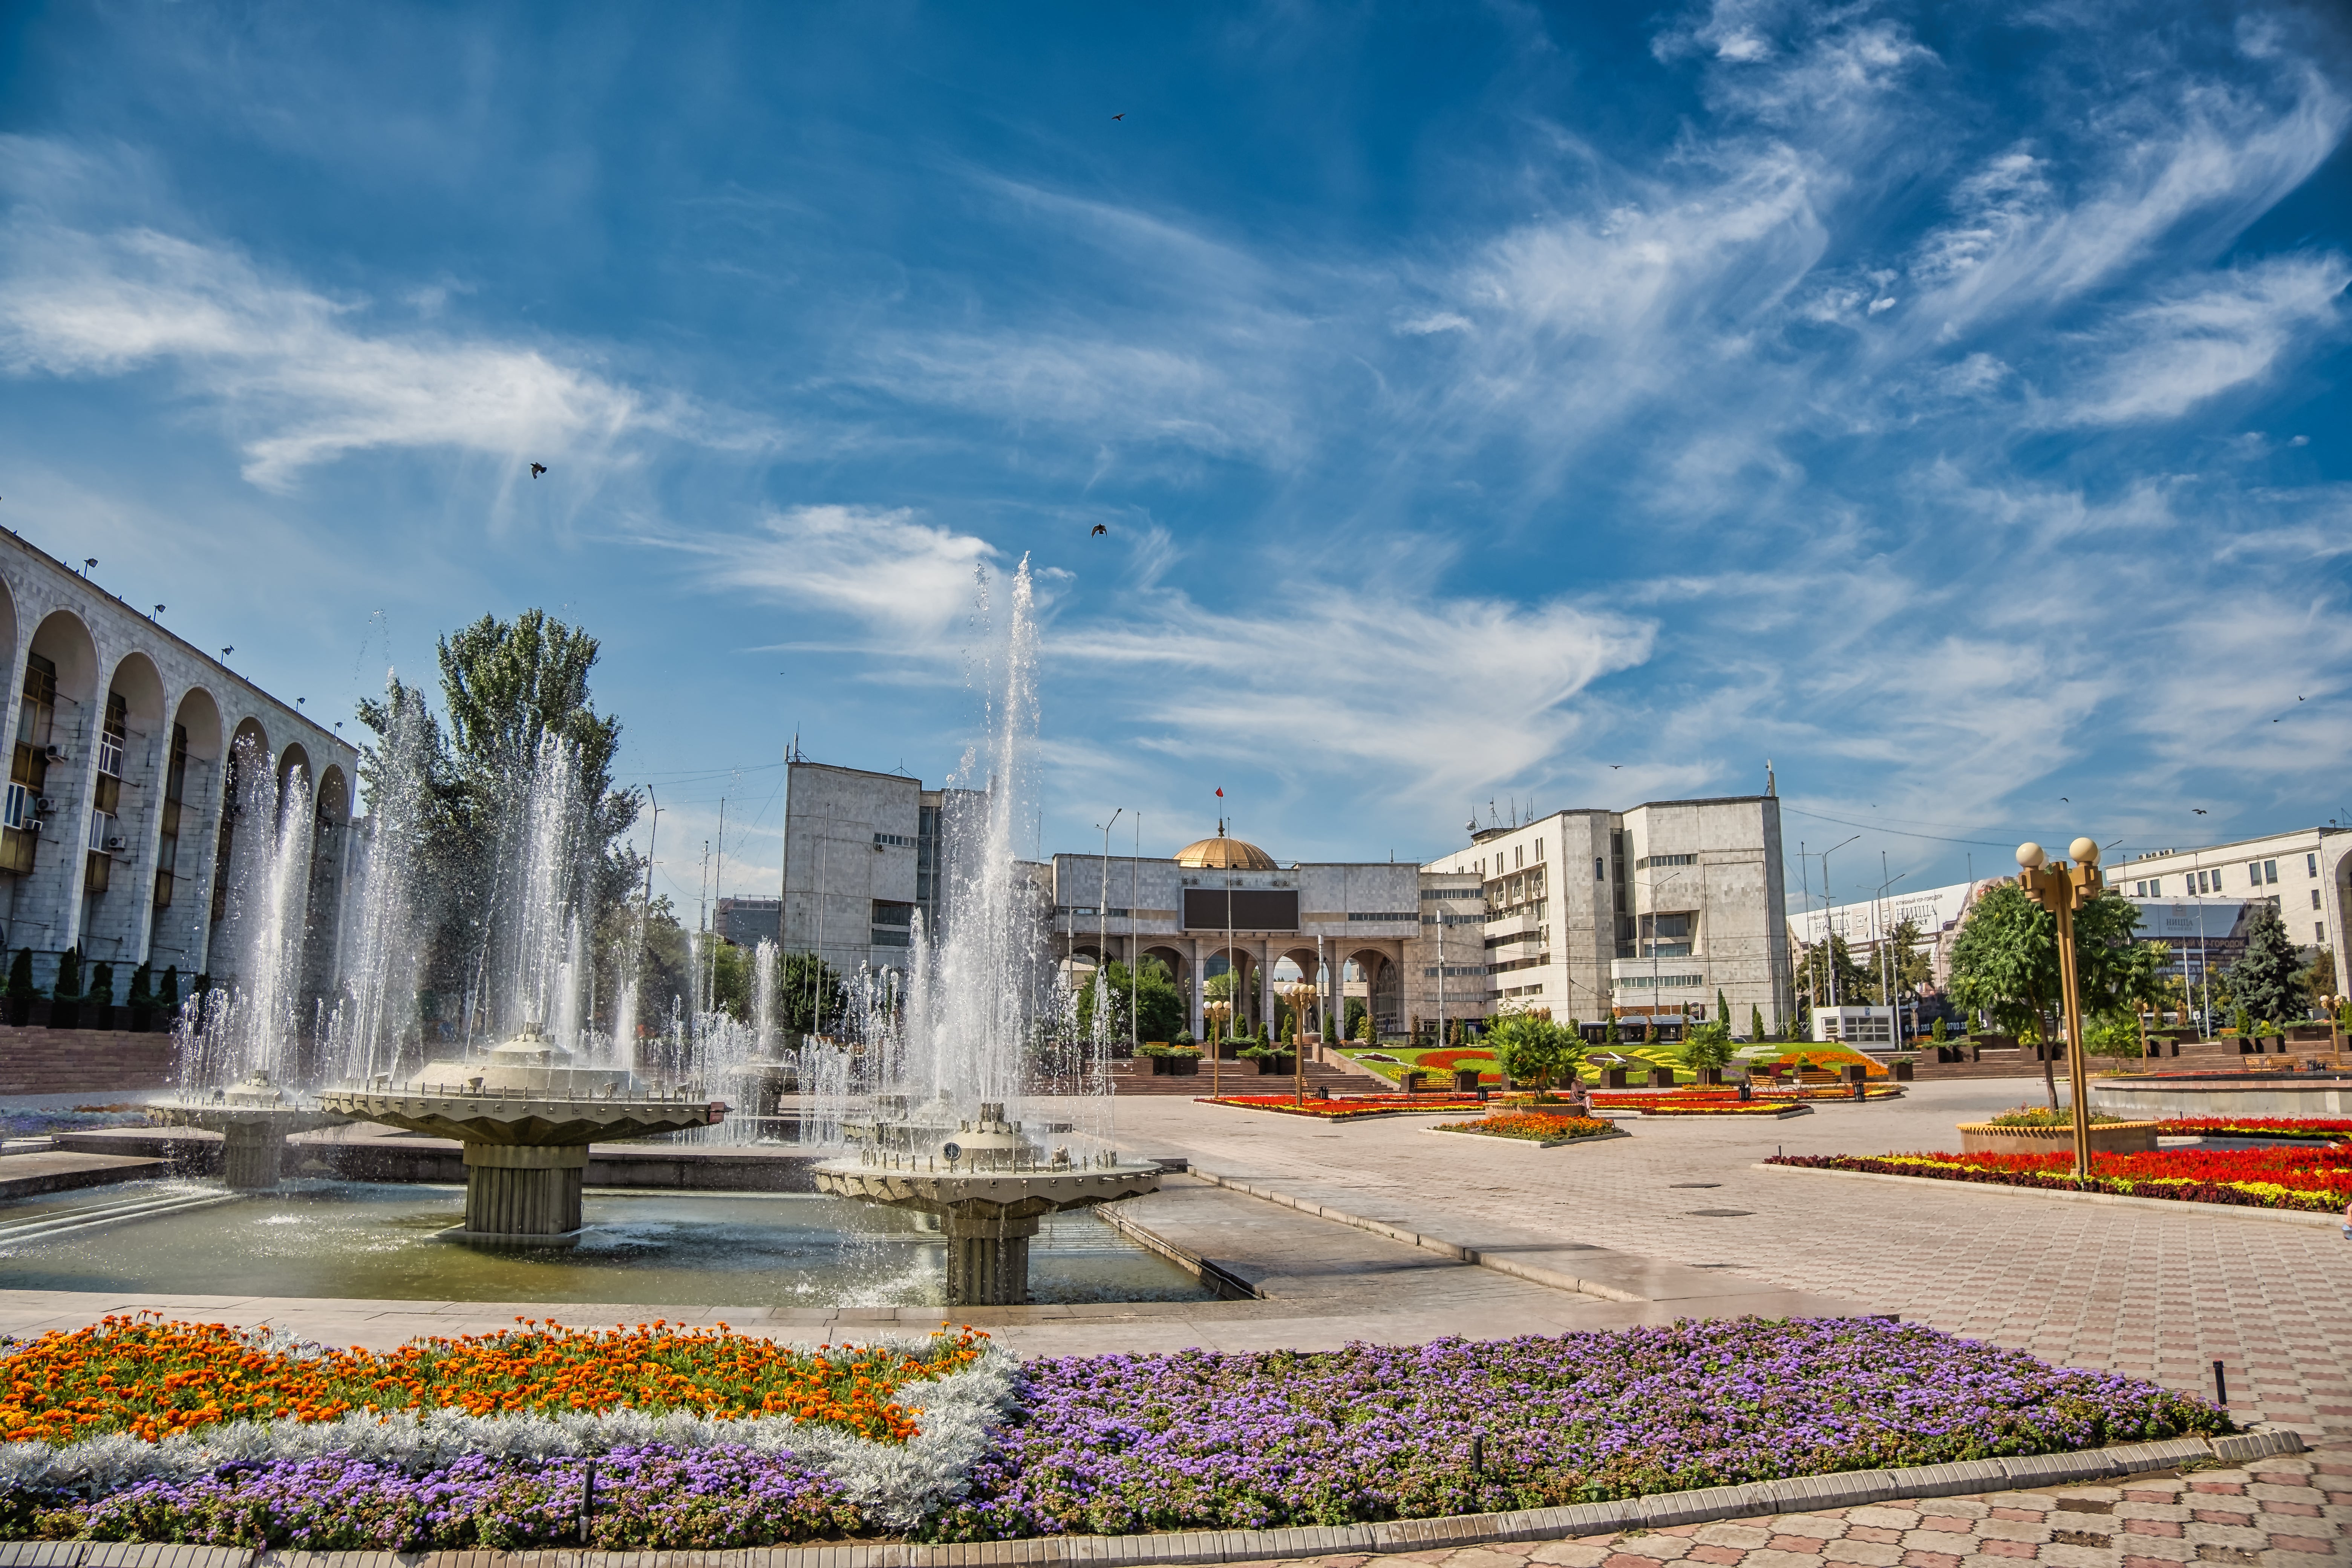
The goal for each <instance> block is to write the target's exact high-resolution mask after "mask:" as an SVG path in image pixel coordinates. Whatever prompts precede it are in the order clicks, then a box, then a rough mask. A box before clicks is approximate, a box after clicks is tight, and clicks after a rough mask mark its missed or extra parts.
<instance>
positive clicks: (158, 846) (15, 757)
mask: <svg viewBox="0 0 2352 1568" xmlns="http://www.w3.org/2000/svg"><path fill="white" fill-rule="evenodd" d="M161 613H163V606H161V605H158V606H156V614H149V613H146V612H142V611H141V610H137V609H134V608H132V607H131V605H126V604H124V603H123V602H122V601H121V599H119V598H116V597H115V596H114V595H111V594H109V593H106V592H105V591H104V590H102V589H100V587H98V586H97V585H96V584H94V583H91V582H89V581H88V580H86V579H85V578H84V577H82V576H81V575H80V574H78V573H75V572H72V571H69V570H68V568H67V567H66V566H64V565H63V564H62V563H59V562H58V561H55V560H53V559H51V558H50V557H49V556H47V555H46V554H44V553H42V552H40V551H38V550H36V549H35V548H33V547H32V546H31V545H29V544H27V543H26V542H24V541H23V540H21V539H19V538H17V537H16V535H14V534H12V533H5V532H0V648H5V649H6V650H7V653H8V658H10V660H11V663H10V666H9V668H10V670H11V672H12V677H11V678H12V679H13V681H14V683H15V689H16V692H17V704H16V734H15V737H14V742H15V743H14V747H13V750H12V752H11V757H10V765H9V773H8V791H7V795H6V800H5V807H0V945H5V946H6V947H7V948H9V949H11V950H15V949H18V948H30V949H32V950H33V953H34V978H35V981H36V983H37V984H41V985H44V986H47V985H48V984H53V982H54V980H55V977H56V973H57V964H58V957H59V955H60V954H62V953H63V952H64V951H65V950H66V949H67V948H68V947H78V948H79V950H80V951H81V952H82V954H83V956H84V958H85V960H86V961H88V962H93V963H111V964H112V965H114V967H115V969H116V971H117V979H116V987H117V989H116V997H117V999H118V1000H120V999H121V995H122V990H121V987H122V986H123V985H124V984H126V983H127V981H128V974H127V971H128V970H129V969H130V968H131V967H132V966H135V965H137V964H140V963H152V964H154V965H155V967H156V968H157V969H159V970H160V969H162V968H163V967H164V966H165V965H167V964H168V965H176V966H177V967H178V968H179V970H180V972H181V973H182V974H184V975H193V974H195V973H203V972H209V973H213V974H215V976H218V977H224V978H226V977H228V976H229V975H230V974H231V973H233V969H234V964H235V958H234V955H233V954H232V953H230V952H227V951H226V946H225V945H224V947H223V950H222V951H218V952H215V951H214V948H215V942H214V941H213V938H214V933H215V930H216V929H217V927H218V926H219V924H220V923H221V921H222V920H223V917H224V914H225V912H226V910H225V905H226V892H227V889H226V883H225V877H224V872H225V870H226V867H227V866H228V864H229V856H230V852H231V847H232V845H233V842H234V840H235V837H236V835H237V834H239V833H246V832H265V833H266V832H274V831H275V830H276V824H274V823H267V822H241V821H239V820H237V811H238V807H237V804H236V803H237V802H238V801H239V800H240V799H241V798H243V796H244V795H245V792H242V791H240V790H239V789H238V787H237V784H238V777H239V773H240V771H241V770H243V769H247V768H266V769H268V770H269V772H270V773H271V775H272V776H273V777H274V778H275V779H276V780H277V781H278V784H279V787H280V790H281V792H283V791H284V790H287V789H290V788H292V787H295V786H296V784H297V781H299V787H300V788H301V789H302V790H303V791H304V792H305V793H307V794H308V795H310V799H311V802H312V804H313V806H314V809H315V814H316V828H315V831H314V833H313V834H312V836H311V842H310V869H309V873H308V876H307V878H306V891H307V902H306V912H305V915H304V924H303V931H304V939H303V940H304V942H305V952H304V960H303V973H304V978H305V989H306V991H307V992H308V993H310V994H311V995H316V994H320V993H323V992H324V991H325V990H327V989H328V988H330V987H331V985H332V984H333V980H334V967H335V955H336V935H337V927H338V923H339V916H340V912H341V904H342V899H343V889H344V885H345V881H346V878H347V874H348V871H349V862H350V858H351V837H352V826H351V814H352V798H353V793H354V784H355V779H356V776H357V773H358V768H359V754H358V752H357V751H356V750H355V749H354V748H353V747H352V744H351V743H350V742H345V741H344V740H342V739H341V737H339V736H338V735H336V734H335V733H334V731H331V730H329V729H326V728H323V727H321V726H320V725H318V724H315V723H313V722H311V721H310V720H308V719H306V718H304V717H303V716H302V714H301V712H300V710H299V708H297V707H294V706H289V705H288V704H286V703H283V702H280V701H279V700H278V699H276V698H274V697H272V696H270V695H269V694H268V693H267V692H265V691H263V690H261V689H259V688H258V687H256V686H255V685H253V684H252V683H251V682H250V681H248V680H247V679H244V678H243V677H242V676H239V675H236V673H234V672H233V671H231V670H230V669H229V668H227V667H226V666H225V665H224V664H222V663H221V662H220V661H219V660H218V659H216V658H214V657H212V656H211V655H210V654H207V653H205V652H202V651H200V650H199V649H197V648H195V647H191V646H190V645H189V644H188V643H187V642H185V641H184V640H183V639H182V638H180V637H175V636H173V634H172V633H171V632H169V631H167V630H166V629H164V627H163V625H162V623H161V622H160V621H159V620H158V618H157V616H158V615H160V614H161ZM306 1016H307V1009H306Z"/></svg>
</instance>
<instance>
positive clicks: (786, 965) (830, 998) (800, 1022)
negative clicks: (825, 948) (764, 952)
mask: <svg viewBox="0 0 2352 1568" xmlns="http://www.w3.org/2000/svg"><path fill="white" fill-rule="evenodd" d="M776 989H777V990H778V991H780V992H782V995H780V996H779V997H777V999H776V1019H777V1026H778V1027H779V1028H782V1029H785V1030H790V1031H794V1032H797V1033H800V1034H803V1035H815V1034H823V1033H824V1032H825V1031H826V1030H828V1029H830V1028H831V1027H832V1026H834V1025H835V1023H837V1022H839V1021H840V1018H841V1015H842V1010H843V1008H844V1007H845V1006H846V1005H847V1003H848V999H849V992H848V989H847V988H846V987H845V986H844V985H843V984H842V983H841V975H840V974H839V973H837V972H836V971H835V969H834V967H833V965H832V964H830V963H826V962H825V961H824V959H822V958H819V957H818V956H817V955H816V954H815V953H813V952H787V953H782V954H780V955H779V956H778V960H777V963H776Z"/></svg>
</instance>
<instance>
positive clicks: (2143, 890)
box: [2132, 854, 2319, 909]
mask: <svg viewBox="0 0 2352 1568" xmlns="http://www.w3.org/2000/svg"><path fill="white" fill-rule="evenodd" d="M2303 873H2304V875H2305V876H2306V877H2316V876H2318V875H2319V857H2318V856H2317V855H2316V854H2311V855H2305V857H2304V858H2303ZM2278 879H2279V870H2278V862H2277V861H2275V860H2249V861H2247V862H2246V885H2247V886H2248V887H2249V888H2266V887H2274V886H2276V885H2277V882H2278ZM2180 891H2181V893H2182V894H2183V895H2185V896H2194V895H2196V894H2199V893H2218V892H2220V891H2221V867H2219V866H2216V867H2214V868H2212V869H2211V870H2210V871H2183V872H2182V873H2181V874H2180ZM2132 897H2134V898H2136V899H2160V898H2162V897H2164V879H2163V878H2161V877H2150V878H2147V879H2145V880H2142V881H2137V882H2134V883H2133V884H2132ZM2312 907H2313V908H2314V909H2316V908H2318V905H2316V904H2314V905H2313V906H2312Z"/></svg>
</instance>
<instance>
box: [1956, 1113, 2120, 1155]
mask: <svg viewBox="0 0 2352 1568" xmlns="http://www.w3.org/2000/svg"><path fill="white" fill-rule="evenodd" d="M2157 1127H2158V1123H2157V1122H2154V1121H2110V1122H2107V1123H2105V1124H2104V1125H2098V1126H2094V1127H2093V1128H2092V1129H2091V1152H2093V1153H2095V1154H2152V1153H2154V1152H2156V1130H2157ZM1959 1131H1960V1152H1961V1153H1963V1154H2063V1153H2065V1152H2068V1151H2069V1150H2071V1149H2073V1148H2074V1129H2073V1128H2072V1127H1995V1126H1994V1125H1993V1124H1992V1123H1991V1122H1990V1121H1963V1122H1961V1123H1960V1124H1959Z"/></svg>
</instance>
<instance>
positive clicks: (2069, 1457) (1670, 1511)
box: [0, 1432, 2304, 1568]
mask: <svg viewBox="0 0 2352 1568" xmlns="http://www.w3.org/2000/svg"><path fill="white" fill-rule="evenodd" d="M2303 1448H2304V1444H2303V1439H2302V1438H2301V1437H2300V1436H2296V1435H2295V1434H2294V1433H2293V1432H2248V1433H2240V1434H2237V1435H2235V1436H2227V1437H2215V1438H2211V1439H2206V1438H2202V1437H2179V1438H2175V1439H2173V1440H2172V1441H2170V1442H2166V1443H2136V1444H2131V1445H2127V1446H2125V1447H2114V1448H2091V1449H2086V1450H2084V1451H2081V1452H2078V1453H2073V1454H2036V1455H2032V1456H2029V1457H2026V1458H2014V1459H1972V1460H1969V1461H1966V1462H1964V1463H1961V1464H1953V1465H1923V1466H1919V1467H1917V1468H1908V1469H1899V1470H1843V1471H1837V1472H1832V1474H1829V1475H1822V1476H1793V1477H1790V1478H1789V1479H1786V1480H1778V1481H1754V1482H1750V1483H1748V1485H1746V1486H1736V1487H1706V1488H1702V1489H1698V1490H1696V1491H1686V1492H1658V1493H1654V1494H1653V1495H1651V1496H1648V1497H1638V1498H1623V1499H1620V1500H1616V1501H1613V1502H1586V1503H1576V1504H1573V1505H1571V1506H1570V1507H1566V1508H1534V1509H1521V1510H1516V1511H1513V1512H1509V1513H1465V1514H1454V1515H1451V1516H1447V1517H1443V1518H1437V1519H1393V1520H1382V1521H1379V1522H1377V1523H1371V1524H1340V1525H1318V1526H1308V1527H1304V1528H1297V1529H1290V1530H1216V1531H1188V1532H1185V1533H1181V1534H1170V1535H1053V1536H1034V1537H1031V1538H1029V1539H1027V1540H1023V1541H991V1542H959V1543H957V1544H954V1545H946V1546H919V1545H914V1544H910V1543H906V1542H882V1543H877V1544H872V1545H867V1544H862V1543H858V1544H843V1545H833V1546H768V1547H746V1548H739V1549H736V1550H731V1551H700V1550H694V1551H683V1550H673V1551H657V1552H587V1551H544V1550H542V1551H533V1552H489V1551H484V1550H482V1549H480V1548H469V1549H466V1550H462V1551H451V1552H293V1551H278V1550H275V1549H257V1548H252V1547H235V1546H184V1545H174V1544H169V1543H156V1544H135V1543H131V1542H103V1541H54V1542H51V1541H20V1542H0V1568H492V1565H496V1568H598V1565H602V1564H611V1565H613V1568H1052V1565H1056V1564H1063V1563H1068V1564H1088V1565H1096V1564H1129V1565H1134V1568H1140V1565H1142V1564H1146V1563H1250V1562H1263V1561H1265V1560H1268V1559H1276V1558H1285V1557H1317V1556H1324V1555H1331V1554H1339V1553H1353V1552H1371V1553H1383V1554H1385V1553H1391V1552H1426V1551H1433V1550H1444V1549H1450V1548H1453V1547H1459V1546H1478V1545H1484V1544H1486V1543H1487V1542H1498V1541H1550V1540H1556V1539H1559V1538H1561V1537H1564V1536H1578V1535H1606V1534H1610V1533H1612V1532H1614V1531H1622V1530H1660V1529H1664V1528H1666V1527H1669V1526H1673V1525H1680V1524H1703V1523H1706V1522H1707V1521H1712V1520H1719V1519H1747V1518H1755V1517H1759V1516H1764V1515H1769V1514H1775V1513H1790V1512H1814V1511H1818V1510H1823V1509H1835V1508H1861V1507H1864V1506H1867V1505H1868V1504H1871V1503H1880V1502H1895V1501H1898V1500H1904V1499H1907V1498H1930V1497H1965V1496H1968V1495H1970V1494H1972V1493H1978V1492H1996V1491H2005V1490H2011V1489H2020V1488H2026V1487H2049V1486H2066V1485H2072V1484H2074V1483H2075V1482H2079V1481H2095V1480H2107V1479H2118V1478H2121V1477H2125V1476H2135V1475H2145V1474H2147V1473H2148V1472H2149V1471H2153V1470H2165V1469H2171V1468H2174V1467H2176V1466H2179V1465H2183V1464H2202V1463H2207V1462H2211V1461H2219V1462H2221V1463H2225V1464H2236V1463H2243V1462H2244V1461H2246V1460H2249V1459H2259V1458H2266V1457H2268V1456H2270V1455H2273V1454H2299V1453H2301V1452H2303Z"/></svg>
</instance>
